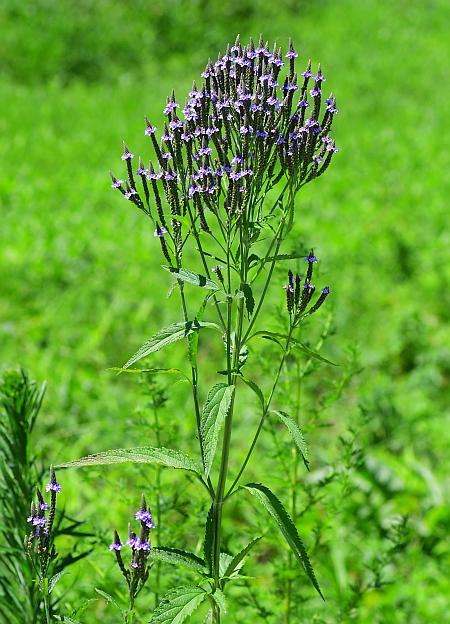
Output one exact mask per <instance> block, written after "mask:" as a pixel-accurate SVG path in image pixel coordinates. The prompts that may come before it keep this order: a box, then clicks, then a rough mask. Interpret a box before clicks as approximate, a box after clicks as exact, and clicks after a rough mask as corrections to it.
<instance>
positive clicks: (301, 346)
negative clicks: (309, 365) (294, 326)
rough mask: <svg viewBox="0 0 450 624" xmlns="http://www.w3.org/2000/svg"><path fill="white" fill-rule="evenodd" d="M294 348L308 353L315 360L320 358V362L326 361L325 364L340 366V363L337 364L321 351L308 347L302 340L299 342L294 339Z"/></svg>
mask: <svg viewBox="0 0 450 624" xmlns="http://www.w3.org/2000/svg"><path fill="white" fill-rule="evenodd" d="M292 348H294V349H298V350H299V351H303V353H306V354H307V355H309V356H310V357H312V358H314V359H315V360H319V361H320V362H324V363H325V364H331V366H339V364H335V363H334V362H331V361H330V360H327V359H326V358H324V357H323V356H321V355H320V353H317V352H316V351H313V350H312V349H310V348H309V347H307V346H306V345H305V344H303V343H302V342H298V340H295V341H292Z"/></svg>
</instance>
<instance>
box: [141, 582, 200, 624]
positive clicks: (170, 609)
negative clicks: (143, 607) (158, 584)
mask: <svg viewBox="0 0 450 624" xmlns="http://www.w3.org/2000/svg"><path fill="white" fill-rule="evenodd" d="M207 596H208V594H207V593H206V592H205V590H204V589H202V588H201V587H196V586H186V587H177V588H176V589H172V590H171V591H169V592H167V594H166V595H165V596H164V597H163V599H162V600H161V602H160V603H159V605H158V606H157V608H156V609H155V611H154V612H153V615H152V617H151V619H150V622H149V624H182V622H184V621H185V620H186V618H188V617H189V616H190V615H192V613H193V612H194V611H195V610H196V609H197V608H198V607H199V606H200V605H201V603H202V602H203V601H204V600H205V599H206V597H207Z"/></svg>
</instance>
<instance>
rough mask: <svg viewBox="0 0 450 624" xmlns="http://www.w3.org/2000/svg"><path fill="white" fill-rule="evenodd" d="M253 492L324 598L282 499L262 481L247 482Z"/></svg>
mask: <svg viewBox="0 0 450 624" xmlns="http://www.w3.org/2000/svg"><path fill="white" fill-rule="evenodd" d="M244 487H245V488H246V489H247V490H249V492H250V493H251V494H253V495H254V496H256V498H257V499H258V500H259V501H260V502H261V503H262V505H263V506H264V507H265V509H266V510H267V511H268V513H269V515H270V516H271V517H272V518H273V520H274V521H275V523H276V524H277V526H278V528H279V529H280V531H281V533H282V535H283V537H284V539H285V540H286V542H287V543H288V544H289V546H290V548H291V550H292V552H293V553H294V555H295V557H296V559H297V560H298V561H299V562H300V563H301V564H302V566H303V569H304V570H305V572H306V574H307V576H308V578H309V580H310V581H311V583H312V584H313V586H314V587H315V589H316V590H317V592H318V593H319V595H320V596H321V597H322V598H323V595H322V592H321V590H320V587H319V583H318V582H317V579H316V575H315V574H314V570H313V568H312V565H311V562H310V560H309V557H308V553H307V552H306V548H305V546H304V544H303V542H302V540H301V538H300V536H299V534H298V531H297V529H296V527H295V525H294V523H293V522H292V520H291V518H290V516H289V514H288V513H287V511H286V509H285V508H284V507H283V504H282V503H281V501H280V500H279V499H278V498H277V497H276V496H275V494H273V492H271V491H270V490H269V488H268V487H266V486H265V485H262V484H261V483H247V485H245V486H244Z"/></svg>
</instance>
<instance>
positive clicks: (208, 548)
mask: <svg viewBox="0 0 450 624" xmlns="http://www.w3.org/2000/svg"><path fill="white" fill-rule="evenodd" d="M213 548H214V507H213V505H211V507H210V508H209V511H208V515H207V517H206V524H205V541H204V544H203V556H204V558H205V561H206V564H207V566H208V570H209V573H210V574H212V560H213Z"/></svg>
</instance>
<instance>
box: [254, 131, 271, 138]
mask: <svg viewBox="0 0 450 624" xmlns="http://www.w3.org/2000/svg"><path fill="white" fill-rule="evenodd" d="M256 136H257V137H261V138H263V139H265V138H266V137H268V136H269V134H268V133H267V132H266V131H265V130H257V131H256Z"/></svg>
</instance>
